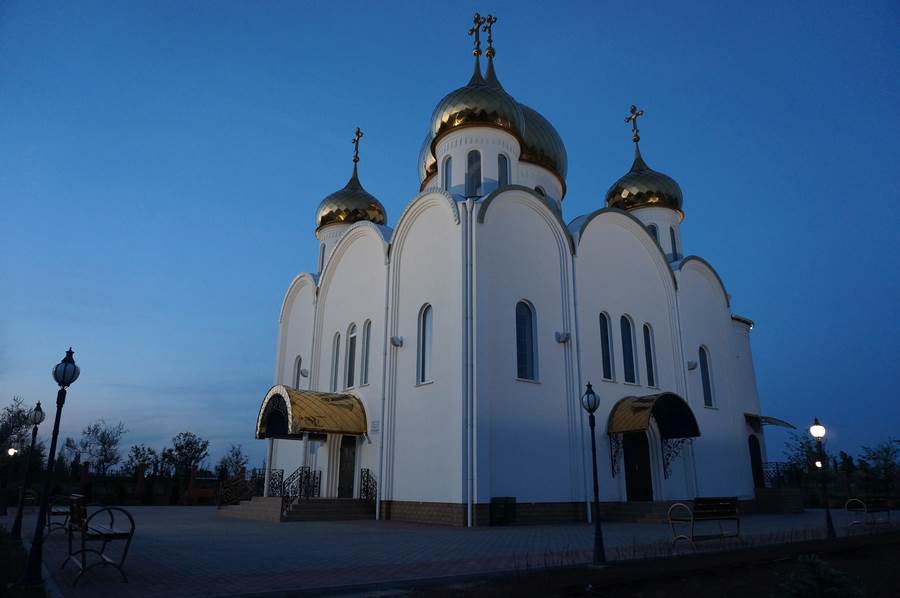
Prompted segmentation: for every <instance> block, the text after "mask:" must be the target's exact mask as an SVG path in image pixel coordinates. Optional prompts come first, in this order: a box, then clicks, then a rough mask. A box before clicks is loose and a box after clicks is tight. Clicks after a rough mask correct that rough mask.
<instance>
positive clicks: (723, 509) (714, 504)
mask: <svg viewBox="0 0 900 598" xmlns="http://www.w3.org/2000/svg"><path fill="white" fill-rule="evenodd" d="M726 522H733V525H731V524H729V525H727V526H723V525H722V524H723V523H726ZM698 523H716V524H718V528H719V531H718V533H709V528H708V526H705V529H704V526H698V525H697V524H698ZM669 526H670V527H671V528H672V543H673V544H675V543H677V542H678V541H679V540H687V541H688V542H690V543H691V544H692V545H693V544H694V543H696V542H701V541H703V540H722V539H724V538H737V537H740V535H741V511H740V507H739V505H738V499H737V497H736V496H718V497H697V498H695V499H694V502H693V508H692V507H690V506H688V505H687V504H685V503H683V502H677V503H675V504H673V505H672V506H671V507H669Z"/></svg>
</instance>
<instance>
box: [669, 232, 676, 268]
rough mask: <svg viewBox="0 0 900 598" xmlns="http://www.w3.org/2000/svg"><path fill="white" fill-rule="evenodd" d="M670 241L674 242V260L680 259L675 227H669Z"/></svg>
mask: <svg viewBox="0 0 900 598" xmlns="http://www.w3.org/2000/svg"><path fill="white" fill-rule="evenodd" d="M669 240H670V241H671V242H672V259H673V260H677V259H678V243H677V242H676V241H675V227H674V226H670V227H669Z"/></svg>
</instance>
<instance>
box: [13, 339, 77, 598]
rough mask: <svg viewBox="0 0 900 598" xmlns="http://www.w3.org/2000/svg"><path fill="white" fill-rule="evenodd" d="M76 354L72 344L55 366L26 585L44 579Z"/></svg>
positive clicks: (26, 566) (27, 564) (24, 582)
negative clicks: (52, 414) (59, 443)
mask: <svg viewBox="0 0 900 598" xmlns="http://www.w3.org/2000/svg"><path fill="white" fill-rule="evenodd" d="M74 354H75V352H74V351H72V347H69V350H68V351H66V356H65V357H64V358H63V360H62V361H60V362H59V363H58V364H56V367H55V368H53V379H54V380H56V383H57V384H58V385H59V391H58V392H57V393H56V419H55V420H54V422H53V435H52V436H51V437H50V453H49V454H48V455H47V470H46V473H45V474H44V475H45V477H44V491H43V492H42V493H41V508H40V509H38V517H37V523H36V524H35V528H34V539H33V540H32V541H31V550H30V551H29V552H28V562H26V563H25V574H24V575H23V576H22V583H23V584H25V585H30V584H39V583H41V563H42V562H43V559H44V522H45V520H46V519H47V503H48V502H49V500H50V482H51V478H52V477H53V462H54V461H55V460H56V440H57V438H58V437H59V418H60V417H61V416H62V408H63V405H65V403H66V389H67V388H68V387H69V386H71V384H72V383H73V382H75V381H76V380H78V375H79V374H80V373H81V370H80V369H79V368H78V366H77V365H75V358H74V357H72V356H73V355H74Z"/></svg>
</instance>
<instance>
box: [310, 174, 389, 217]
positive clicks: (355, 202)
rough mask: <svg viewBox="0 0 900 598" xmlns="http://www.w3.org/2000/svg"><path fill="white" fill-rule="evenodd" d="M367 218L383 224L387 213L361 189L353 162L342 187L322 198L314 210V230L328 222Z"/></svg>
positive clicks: (370, 195)
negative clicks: (348, 175) (350, 172)
mask: <svg viewBox="0 0 900 598" xmlns="http://www.w3.org/2000/svg"><path fill="white" fill-rule="evenodd" d="M363 220H367V221H369V222H372V223H374V224H385V223H386V222H387V213H386V212H385V210H384V206H383V205H381V202H380V201H378V200H377V199H375V196H374V195H372V194H370V193H369V192H368V191H366V190H365V189H363V186H362V184H361V183H360V182H359V176H358V174H357V172H356V164H355V163H354V164H353V176H351V177H350V180H349V181H347V184H346V185H344V188H343V189H340V190H339V191H335V192H334V193H332V194H331V195H329V196H328V197H326V198H325V199H323V200H322V203H320V204H319V209H318V210H317V211H316V230H317V231H318V230H319V229H321V228H323V227H325V226H328V225H329V224H352V223H354V222H361V221H363Z"/></svg>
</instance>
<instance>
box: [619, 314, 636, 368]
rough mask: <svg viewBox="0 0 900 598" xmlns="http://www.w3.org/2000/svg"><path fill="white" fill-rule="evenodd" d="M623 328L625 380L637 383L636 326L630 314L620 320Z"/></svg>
mask: <svg viewBox="0 0 900 598" xmlns="http://www.w3.org/2000/svg"><path fill="white" fill-rule="evenodd" d="M619 325H620V327H621V329H622V365H623V367H624V368H625V382H631V383H632V384H637V368H635V367H634V331H633V329H634V327H633V326H632V325H631V320H629V319H628V316H622V319H621V320H619Z"/></svg>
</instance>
